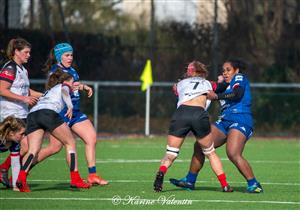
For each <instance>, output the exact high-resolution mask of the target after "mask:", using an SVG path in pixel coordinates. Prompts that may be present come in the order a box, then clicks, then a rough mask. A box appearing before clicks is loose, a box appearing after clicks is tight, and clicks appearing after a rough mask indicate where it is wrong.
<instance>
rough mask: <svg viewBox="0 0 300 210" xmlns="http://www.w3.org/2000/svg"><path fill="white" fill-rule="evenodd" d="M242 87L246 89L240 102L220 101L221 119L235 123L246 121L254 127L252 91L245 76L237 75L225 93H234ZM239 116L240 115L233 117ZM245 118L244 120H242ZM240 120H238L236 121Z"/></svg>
mask: <svg viewBox="0 0 300 210" xmlns="http://www.w3.org/2000/svg"><path fill="white" fill-rule="evenodd" d="M236 87H241V88H243V89H244V95H243V96H242V98H241V99H240V100H238V101H234V100H228V99H225V100H220V103H221V110H222V112H221V116H220V118H221V119H228V120H233V121H244V122H245V123H246V124H249V126H251V127H252V126H253V122H252V113H251V99H252V97H251V90H250V84H249V81H248V79H247V78H246V76H245V75H243V74H236V75H235V76H234V77H233V78H232V80H231V82H230V84H229V85H228V87H227V89H226V90H225V93H231V92H233V90H234V88H236ZM233 114H238V115H233ZM241 117H242V118H245V119H244V120H243V119H241ZM235 118H238V119H235Z"/></svg>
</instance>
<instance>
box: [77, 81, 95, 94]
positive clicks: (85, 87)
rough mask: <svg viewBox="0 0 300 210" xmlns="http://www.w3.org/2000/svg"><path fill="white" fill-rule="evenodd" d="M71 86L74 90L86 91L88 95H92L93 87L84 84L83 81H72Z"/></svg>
mask: <svg viewBox="0 0 300 210" xmlns="http://www.w3.org/2000/svg"><path fill="white" fill-rule="evenodd" d="M73 87H74V90H83V91H86V92H87V94H88V97H91V96H92V95H93V89H92V88H91V87H90V86H88V85H86V84H83V83H81V82H78V81H77V82H74V83H73Z"/></svg>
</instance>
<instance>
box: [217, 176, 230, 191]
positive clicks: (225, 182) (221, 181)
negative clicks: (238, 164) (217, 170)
mask: <svg viewBox="0 0 300 210" xmlns="http://www.w3.org/2000/svg"><path fill="white" fill-rule="evenodd" d="M218 180H219V182H220V184H221V186H222V187H223V188H224V187H226V186H228V183H227V181H226V175H225V173H223V174H220V175H218Z"/></svg>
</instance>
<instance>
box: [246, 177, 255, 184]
mask: <svg viewBox="0 0 300 210" xmlns="http://www.w3.org/2000/svg"><path fill="white" fill-rule="evenodd" d="M247 183H248V186H252V185H254V184H255V183H258V181H257V180H256V179H255V177H254V178H253V179H249V180H247Z"/></svg>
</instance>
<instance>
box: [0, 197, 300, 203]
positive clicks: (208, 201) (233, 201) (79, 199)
mask: <svg viewBox="0 0 300 210" xmlns="http://www.w3.org/2000/svg"><path fill="white" fill-rule="evenodd" d="M0 200H53V201H57V200H72V201H113V198H72V197H70V198H0ZM120 200H121V201H126V202H127V201H128V199H122V198H120ZM136 200H139V199H136ZM140 200H148V201H157V202H158V200H157V199H146V198H143V199H140ZM176 201H186V200H176ZM188 201H192V202H207V203H216V202H217V203H262V204H290V205H300V202H293V201H248V200H238V201H235V200H188ZM158 204H159V203H158Z"/></svg>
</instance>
